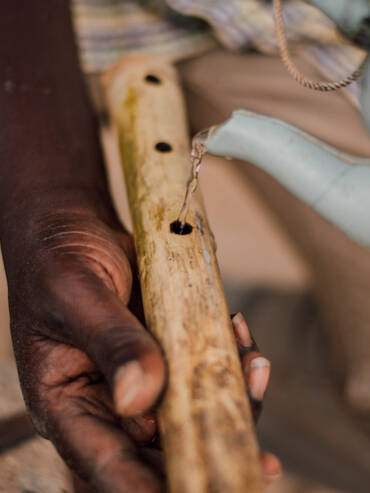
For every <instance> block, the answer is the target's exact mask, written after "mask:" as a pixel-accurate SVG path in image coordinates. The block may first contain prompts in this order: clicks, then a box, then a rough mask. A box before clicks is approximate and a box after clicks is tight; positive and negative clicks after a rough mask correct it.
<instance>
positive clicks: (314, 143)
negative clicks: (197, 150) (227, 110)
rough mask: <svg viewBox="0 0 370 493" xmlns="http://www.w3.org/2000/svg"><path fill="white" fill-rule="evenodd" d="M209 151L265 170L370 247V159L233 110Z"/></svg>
mask: <svg viewBox="0 0 370 493" xmlns="http://www.w3.org/2000/svg"><path fill="white" fill-rule="evenodd" d="M205 145H206V148H207V152H209V153H210V154H214V155H217V156H224V157H225V156H231V157H233V158H236V159H241V160H244V161H247V162H249V163H252V164H254V165H255V166H257V167H259V168H261V169H263V170H264V171H266V172H267V173H269V174H270V175H271V176H273V177H274V178H275V179H276V180H277V181H278V182H279V183H281V184H282V185H283V186H285V187H286V188H287V189H288V190H289V191H290V192H292V193H293V194H294V195H296V196H297V197H298V198H300V199H301V200H302V201H303V202H305V203H306V204H308V205H309V206H311V207H312V208H313V209H314V210H315V211H317V212H318V213H319V214H321V215H322V216H323V217H324V218H325V219H327V220H328V221H329V222H331V223H332V224H334V225H336V226H337V227H338V228H340V229H341V230H342V231H344V232H345V233H346V234H347V235H348V236H350V237H351V238H352V239H354V240H355V241H357V242H360V243H362V244H364V245H366V246H370V158H369V159H368V158H358V157H355V156H351V155H349V154H345V153H342V152H340V151H339V150H338V149H335V148H334V147H332V146H329V145H327V144H325V143H324V142H322V141H320V140H319V139H317V138H315V137H313V136H311V135H309V134H307V133H305V132H303V131H301V130H299V129H297V128H295V127H293V126H292V125H289V124H287V123H284V122H282V121H280V120H277V119H274V118H270V117H267V116H263V115H260V114H256V113H253V112H250V111H246V110H237V111H235V112H234V113H233V115H232V117H231V118H230V119H229V120H228V121H226V122H225V123H224V124H222V125H220V126H218V127H214V128H213V130H212V132H210V134H209V137H208V139H207V141H206V144H205Z"/></svg>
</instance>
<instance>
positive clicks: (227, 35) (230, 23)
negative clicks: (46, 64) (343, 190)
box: [72, 0, 364, 104]
mask: <svg viewBox="0 0 370 493" xmlns="http://www.w3.org/2000/svg"><path fill="white" fill-rule="evenodd" d="M72 6H73V7H72V8H73V17H74V20H75V28H76V33H77V41H78V45H79V49H80V56H81V62H82V65H83V68H84V70H85V71H86V72H88V73H94V72H100V71H102V70H105V69H106V68H108V67H109V66H111V65H112V64H114V63H115V62H116V61H117V60H119V58H121V57H122V56H123V55H124V54H126V53H129V52H131V51H145V52H148V53H154V54H161V55H163V56H166V57H168V58H169V59H171V60H179V59H183V58H186V57H190V56H194V55H199V54H201V53H203V52H206V51H208V50H211V49H213V48H215V47H216V46H217V45H219V44H220V43H221V44H222V45H224V46H225V47H227V48H229V49H231V50H238V51H247V50H250V49H256V50H258V51H261V52H264V53H268V54H273V53H276V52H277V45H276V38H275V32H274V22H273V15H272V6H271V1H270V0H167V2H165V0H73V2H72ZM284 21H285V25H286V30H287V34H288V39H289V40H290V42H291V43H293V45H294V43H304V47H305V55H306V56H307V57H308V58H309V59H310V61H311V62H312V63H313V64H314V65H315V66H316V67H317V68H318V69H319V70H320V72H321V73H322V74H323V76H324V77H326V78H328V79H340V78H342V77H344V76H347V75H349V73H350V72H351V71H353V70H354V69H355V68H356V67H357V66H358V65H359V64H360V62H361V60H362V58H363V56H364V53H363V51H362V50H360V49H358V48H356V47H354V46H353V45H350V44H348V43H346V42H345V40H343V38H342V37H341V36H340V35H339V34H338V32H337V30H336V28H335V26H334V24H333V23H332V22H331V21H330V20H329V19H328V18H327V17H326V16H325V15H324V14H322V13H321V12H320V11H319V10H317V9H315V8H314V7H312V6H310V5H308V4H306V3H305V2H303V1H302V0H291V1H288V2H285V5H284ZM359 90H360V88H359V84H357V83H356V84H353V85H352V86H350V87H349V88H348V89H346V92H347V95H348V96H349V97H350V98H351V100H352V101H353V102H354V103H355V104H356V103H357V101H358V96H359Z"/></svg>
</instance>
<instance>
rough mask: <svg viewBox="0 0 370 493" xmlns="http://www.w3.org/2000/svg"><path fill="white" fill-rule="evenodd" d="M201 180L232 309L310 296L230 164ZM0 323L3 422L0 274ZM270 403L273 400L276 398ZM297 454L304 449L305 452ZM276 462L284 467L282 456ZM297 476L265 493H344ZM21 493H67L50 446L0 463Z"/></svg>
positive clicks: (1, 291) (8, 381)
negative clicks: (250, 291) (276, 297)
mask: <svg viewBox="0 0 370 493" xmlns="http://www.w3.org/2000/svg"><path fill="white" fill-rule="evenodd" d="M103 139H104V142H105V146H106V149H107V155H108V156H109V163H110V166H109V168H110V179H111V184H112V189H113V195H114V198H115V200H116V203H117V207H118V209H119V211H120V214H121V216H122V217H123V219H124V221H125V222H126V223H128V222H129V219H128V214H127V205H126V202H125V199H124V188H123V181H122V177H121V171H120V168H119V165H118V153H117V148H116V145H115V141H114V138H113V137H112V135H111V134H110V133H109V132H104V134H103ZM200 180H201V188H202V190H203V194H204V196H205V203H206V206H207V209H208V213H209V218H210V223H211V226H212V229H213V231H214V234H215V237H216V240H217V244H218V258H219V262H220V266H221V271H222V275H223V278H224V280H225V285H226V286H227V287H228V293H229V298H230V304H231V305H235V304H237V303H238V300H239V298H238V296H239V295H238V294H235V293H240V292H242V291H243V290H245V288H246V287H251V286H252V287H258V288H265V287H266V286H267V287H268V289H271V290H274V289H277V290H281V289H284V290H285V291H286V292H290V291H300V292H303V291H304V290H305V289H306V288H308V286H309V278H308V274H307V271H306V268H305V265H304V263H303V261H302V260H301V259H300V257H299V256H298V254H297V253H296V252H295V251H294V249H293V247H292V246H291V245H290V244H289V243H288V241H287V239H286V238H285V237H284V235H283V233H282V232H281V231H280V229H279V227H278V225H277V224H276V222H275V221H274V218H273V217H272V216H271V215H270V213H269V212H268V211H267V210H266V209H265V207H264V205H263V204H262V203H261V202H260V200H259V198H258V197H257V196H256V195H255V193H254V191H253V190H252V189H251V188H250V187H249V186H248V185H247V184H246V183H242V182H241V181H240V179H239V178H238V176H237V175H236V174H235V172H234V170H233V169H232V168H231V166H229V163H228V162H227V161H224V160H220V159H215V158H207V159H206V160H205V162H204V165H203V169H202V171H201V178H200ZM233 293H234V294H235V295H234V294H233ZM233 308H234V306H233ZM245 315H246V317H247V319H248V314H247V313H245ZM0 321H1V333H0V335H1V340H0V365H1V368H3V371H2V373H1V374H2V376H3V378H2V380H1V385H2V392H1V394H2V396H0V417H4V416H7V415H8V414H9V413H10V412H13V411H14V409H15V410H19V409H22V406H23V405H22V402H21V400H20V397H19V393H18V390H15V389H16V386H17V383H16V377H15V374H14V366H13V364H12V363H11V347H10V338H9V330H8V326H9V319H8V311H7V301H6V282H5V277H4V273H3V270H2V269H1V272H0ZM252 329H253V327H252ZM262 350H263V347H262ZM5 368H7V370H5ZM9 368H10V369H9ZM273 371H274V365H273ZM7 372H9V373H7ZM7 375H8V376H7ZM9 387H11V388H9ZM275 393H276V389H275ZM271 395H274V392H272V393H271ZM5 401H6V402H5ZM11 402H12V403H13V404H11ZM14 402H15V404H14ZM266 408H268V404H267V406H266ZM271 409H276V406H275V407H273V406H272V407H271ZM270 415H271V412H270ZM267 418H269V413H267ZM267 418H264V419H265V421H262V433H261V436H262V439H263V440H264V443H266V444H270V443H271V444H272V445H274V444H275V441H274V439H270V438H269V436H272V437H273V438H274V437H275V435H276V427H275V428H274V430H275V431H274V430H273V432H272V433H269V429H271V427H273V424H274V421H273V418H272V419H271V420H270V422H269V421H268V420H267V422H266V419H267ZM269 423H270V424H269ZM274 433H275V435H274ZM320 433H321V432H320ZM266 437H267V438H266ZM279 440H280V441H284V440H285V436H283V434H281V435H280V438H279ZM279 440H278V441H279ZM278 448H279V447H278ZM301 448H302V449H303V448H304V447H303V445H302V446H301ZM298 455H299V449H298ZM282 460H283V462H284V456H282ZM301 461H303V462H304V461H305V456H304V454H302V458H301ZM20 464H22V468H21V467H20ZM299 470H303V471H304V468H300V467H297V468H296V470H295V472H294V473H292V472H291V471H290V470H288V471H287V472H286V474H285V475H284V476H283V477H282V479H281V480H280V481H278V483H277V484H276V485H274V486H272V487H270V488H269V489H268V490H267V491H268V492H269V493H283V492H284V493H305V492H307V493H308V492H309V493H335V492H337V493H339V492H340V491H349V490H348V489H344V490H341V489H333V488H331V487H330V486H323V485H322V484H320V480H319V479H320V478H316V479H315V476H313V475H312V476H311V478H310V474H311V473H310V471H308V472H307V471H304V472H305V473H304V474H302V475H300V474H299V472H297V471H299ZM35 471H36V473H35ZM50 485H52V486H50ZM22 490H27V491H28V490H29V491H37V492H38V493H50V492H52V493H54V491H55V493H58V492H59V493H60V492H61V491H65V492H68V493H70V491H71V485H70V482H69V479H68V477H67V473H66V470H65V468H64V466H63V464H61V462H60V460H59V458H58V457H57V456H56V454H55V453H54V451H53V450H52V447H51V445H50V444H49V443H48V442H45V441H44V440H42V439H41V438H37V439H33V440H30V441H29V442H27V443H25V444H24V445H22V446H19V447H17V448H15V449H13V450H12V451H10V452H8V453H7V454H5V455H2V456H0V492H2V491H3V492H7V493H13V492H14V493H17V492H19V491H22ZM359 491H360V490H359ZM353 493H355V492H353Z"/></svg>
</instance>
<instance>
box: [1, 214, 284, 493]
mask: <svg viewBox="0 0 370 493" xmlns="http://www.w3.org/2000/svg"><path fill="white" fill-rule="evenodd" d="M22 236H24V238H23V244H22V252H23V253H22V256H21V257H19V256H18V259H17V262H15V263H14V262H11V263H10V267H9V272H8V278H9V299H10V310H11V325H12V334H13V340H14V347H15V353H16V358H17V362H18V367H19V374H20V380H21V385H22V389H23V393H24V397H25V400H26V403H27V405H28V408H29V410H30V413H31V417H32V419H33V422H34V424H35V426H36V427H37V429H38V431H39V432H40V433H41V434H42V435H43V436H44V437H46V438H48V439H50V440H51V441H52V442H53V443H54V445H55V446H56V448H57V450H58V451H59V453H60V454H61V456H62V457H63V458H64V460H65V461H66V462H67V463H68V464H69V466H70V467H71V468H72V469H73V470H74V471H76V472H77V473H78V474H79V475H80V476H81V477H82V478H83V479H85V480H86V481H87V482H88V483H89V484H90V485H92V486H93V487H94V488H95V489H96V490H97V491H99V492H104V493H108V492H109V493H130V492H133V491H135V493H159V492H164V491H165V488H164V481H165V480H164V472H163V465H162V458H161V452H160V450H159V449H158V448H157V447H155V446H153V444H152V443H151V442H152V441H153V438H154V437H155V435H156V431H157V430H156V420H155V412H154V411H153V405H154V404H155V403H156V401H157V399H158V397H159V396H160V394H161V392H162V390H163V386H164V382H165V378H166V368H165V365H164V360H163V357H162V354H161V350H160V348H159V347H158V345H157V344H156V342H155V341H154V340H153V338H152V337H151V335H150V334H149V333H148V332H147V331H146V330H145V328H144V326H143V320H142V310H141V303H140V294H139V289H138V285H137V276H136V274H133V272H134V273H135V255H134V249H133V242H132V238H131V236H130V235H129V234H127V233H126V232H124V230H123V229H121V227H120V225H119V224H118V222H117V221H116V220H112V221H103V220H101V219H98V218H97V216H95V215H94V214H89V213H88V212H86V211H79V210H73V211H71V210H62V211H60V212H53V213H52V214H46V215H45V214H42V215H39V216H38V215H37V214H36V216H35V217H34V219H33V220H32V225H31V226H30V227H29V228H28V231H27V232H26V233H25V234H23V235H22ZM233 326H234V330H235V334H236V338H237V341H238V344H239V347H240V349H241V359H242V366H243V370H244V376H245V380H246V385H247V388H248V391H249V394H250V396H251V397H252V398H253V399H252V401H253V402H254V404H256V403H257V407H258V402H259V401H261V400H262V397H263V394H264V391H265V389H266V386H267V383H268V379H269V371H270V369H269V362H268V360H266V359H265V358H263V356H262V355H261V354H259V353H258V352H257V351H256V350H255V348H254V347H253V344H252V338H251V336H250V333H249V330H248V327H247V325H246V323H245V321H244V319H243V317H242V316H241V315H240V314H238V315H236V316H235V317H234V318H233ZM256 411H257V408H256ZM261 466H262V470H263V472H264V475H265V476H266V481H267V482H271V480H273V479H274V478H275V477H277V476H278V475H279V474H280V470H281V466H280V463H279V461H278V459H276V457H274V456H273V455H271V454H267V453H264V454H261Z"/></svg>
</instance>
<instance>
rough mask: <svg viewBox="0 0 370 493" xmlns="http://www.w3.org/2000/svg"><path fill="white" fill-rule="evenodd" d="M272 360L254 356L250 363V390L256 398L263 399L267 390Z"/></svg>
mask: <svg viewBox="0 0 370 493" xmlns="http://www.w3.org/2000/svg"><path fill="white" fill-rule="evenodd" d="M270 366H271V365H270V362H269V360H268V359H266V358H263V357H262V356H260V357H258V358H254V359H253V360H252V361H251V363H250V369H251V371H250V374H249V378H248V383H249V392H250V394H251V396H252V397H253V398H254V399H257V400H259V401H261V400H262V399H263V396H264V394H265V391H266V387H267V384H268V380H269V376H270Z"/></svg>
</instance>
